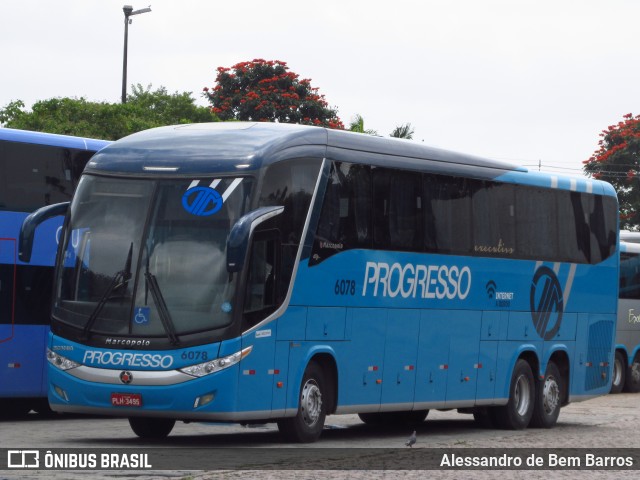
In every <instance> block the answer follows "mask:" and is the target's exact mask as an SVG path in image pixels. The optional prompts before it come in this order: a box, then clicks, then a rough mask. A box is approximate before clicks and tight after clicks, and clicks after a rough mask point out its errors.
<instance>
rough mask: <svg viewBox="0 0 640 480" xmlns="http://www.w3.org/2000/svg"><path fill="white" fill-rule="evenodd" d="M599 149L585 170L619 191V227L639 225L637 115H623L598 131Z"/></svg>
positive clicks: (639, 140) (639, 139)
mask: <svg viewBox="0 0 640 480" xmlns="http://www.w3.org/2000/svg"><path fill="white" fill-rule="evenodd" d="M600 137H602V138H601V139H600V141H599V142H598V146H599V147H598V149H597V150H596V151H595V152H594V153H593V155H592V156H591V157H590V158H589V159H588V160H586V161H584V162H583V163H584V167H583V169H584V172H585V174H587V175H589V176H591V177H593V178H599V179H602V180H605V181H607V182H609V183H611V184H612V185H613V187H614V188H615V189H616V191H617V193H618V202H619V204H620V228H621V229H631V230H636V229H638V228H639V227H640V115H637V116H635V117H634V116H633V114H631V113H629V114H627V115H624V117H623V120H622V121H620V122H618V123H617V124H616V125H609V127H607V129H606V130H603V131H602V132H601V133H600Z"/></svg>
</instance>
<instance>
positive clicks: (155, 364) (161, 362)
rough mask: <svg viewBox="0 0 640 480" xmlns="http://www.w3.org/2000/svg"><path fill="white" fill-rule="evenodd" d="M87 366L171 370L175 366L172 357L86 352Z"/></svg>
mask: <svg viewBox="0 0 640 480" xmlns="http://www.w3.org/2000/svg"><path fill="white" fill-rule="evenodd" d="M83 363H85V364H98V365H105V366H112V367H149V368H169V367H171V365H173V357H172V356H171V355H160V354H152V353H129V352H124V353H123V352H101V351H98V350H87V351H86V352H84V360H83Z"/></svg>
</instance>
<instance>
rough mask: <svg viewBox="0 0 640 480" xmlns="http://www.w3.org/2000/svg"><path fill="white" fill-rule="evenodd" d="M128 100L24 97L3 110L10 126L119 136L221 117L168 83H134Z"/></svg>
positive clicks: (107, 137)
mask: <svg viewBox="0 0 640 480" xmlns="http://www.w3.org/2000/svg"><path fill="white" fill-rule="evenodd" d="M132 91H133V93H132V94H131V95H129V96H128V97H127V103H124V104H122V103H115V104H113V103H106V102H90V101H88V100H86V99H85V98H52V99H49V100H41V101H38V102H36V103H34V104H33V107H32V109H31V111H27V110H25V106H24V103H23V102H22V101H20V100H18V101H14V102H11V103H10V104H9V105H7V106H6V107H5V108H3V109H2V110H0V123H2V124H3V125H4V126H6V127H10V128H19V129H23V130H33V131H38V132H48V133H59V134H64V135H75V136H81V137H89V138H101V139H104V140H117V139H119V138H122V137H125V136H127V135H130V134H132V133H135V132H139V131H141V130H146V129H148V128H154V127H160V126H165V125H175V124H183V123H199V122H212V121H217V120H218V119H217V118H216V116H215V115H214V114H212V113H211V111H210V109H209V108H207V107H204V106H196V105H195V103H194V99H193V98H192V97H191V93H189V92H184V93H178V92H176V93H174V94H169V93H168V92H167V90H166V88H164V87H160V88H158V89H157V90H155V91H151V86H149V87H147V88H146V89H145V88H143V87H142V86H141V85H135V86H133V90H132Z"/></svg>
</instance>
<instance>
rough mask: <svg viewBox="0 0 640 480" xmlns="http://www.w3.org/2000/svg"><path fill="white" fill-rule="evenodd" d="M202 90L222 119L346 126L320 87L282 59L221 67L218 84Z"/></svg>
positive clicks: (212, 108)
mask: <svg viewBox="0 0 640 480" xmlns="http://www.w3.org/2000/svg"><path fill="white" fill-rule="evenodd" d="M203 91H204V95H205V97H207V99H208V100H209V102H210V103H211V105H212V107H211V110H212V111H213V112H214V113H215V114H216V115H217V116H218V117H219V118H220V119H221V120H242V121H261V122H281V123H298V124H305V125H319V126H324V127H329V128H340V129H341V128H344V126H343V124H342V122H341V120H340V118H338V116H337V111H336V110H335V109H332V108H330V107H329V104H328V103H327V101H326V100H325V98H324V95H320V94H319V93H318V88H314V87H312V86H311V81H310V80H309V79H302V80H301V79H300V78H299V76H298V74H296V73H294V72H291V71H290V70H289V67H287V64H286V63H285V62H281V61H279V60H275V61H267V60H263V59H255V60H252V61H250V62H241V63H238V64H236V65H233V66H232V67H231V68H225V67H218V75H217V76H216V86H215V87H213V88H211V89H210V88H208V87H205V88H204V89H203Z"/></svg>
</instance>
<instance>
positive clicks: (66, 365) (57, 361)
mask: <svg viewBox="0 0 640 480" xmlns="http://www.w3.org/2000/svg"><path fill="white" fill-rule="evenodd" d="M47 360H49V363H50V364H51V365H53V366H54V367H56V368H59V369H60V370H69V369H71V368H76V367H79V366H80V364H79V363H77V362H74V361H73V360H69V359H68V358H67V357H63V356H62V355H59V354H57V353H56V352H54V351H53V350H50V349H48V348H47Z"/></svg>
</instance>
